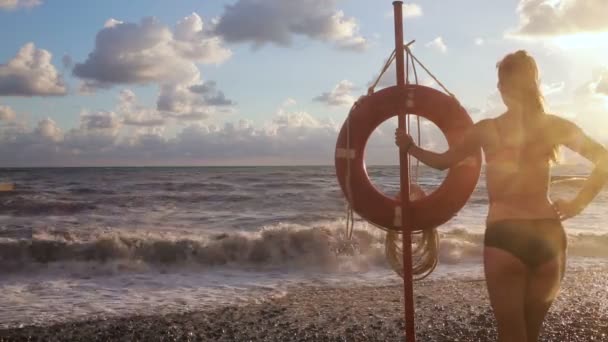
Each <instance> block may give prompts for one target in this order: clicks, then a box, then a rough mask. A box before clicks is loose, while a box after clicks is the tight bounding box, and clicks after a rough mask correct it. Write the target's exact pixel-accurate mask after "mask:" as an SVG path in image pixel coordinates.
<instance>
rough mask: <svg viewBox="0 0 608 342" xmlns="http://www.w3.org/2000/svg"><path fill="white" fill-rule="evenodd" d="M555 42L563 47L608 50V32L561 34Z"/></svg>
mask: <svg viewBox="0 0 608 342" xmlns="http://www.w3.org/2000/svg"><path fill="white" fill-rule="evenodd" d="M553 42H554V43H555V44H556V45H557V46H559V47H561V48H563V49H596V48H599V49H602V50H608V32H602V33H579V34H572V35H567V36H560V37H556V38H554V39H553Z"/></svg>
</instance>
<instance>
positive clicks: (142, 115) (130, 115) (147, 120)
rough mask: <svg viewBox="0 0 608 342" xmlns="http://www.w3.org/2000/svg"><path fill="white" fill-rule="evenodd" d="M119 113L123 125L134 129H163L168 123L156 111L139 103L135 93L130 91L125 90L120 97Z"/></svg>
mask: <svg viewBox="0 0 608 342" xmlns="http://www.w3.org/2000/svg"><path fill="white" fill-rule="evenodd" d="M118 100H119V102H118V108H117V111H118V113H119V114H120V116H121V117H122V124H123V125H125V126H134V127H147V128H153V127H162V126H165V124H166V123H167V120H166V118H164V117H162V116H161V114H160V113H159V112H158V111H157V110H156V109H151V108H148V107H146V106H142V105H139V104H138V103H137V97H136V96H135V93H133V91H131V90H130V89H123V90H122V91H121V92H120V95H119V97H118Z"/></svg>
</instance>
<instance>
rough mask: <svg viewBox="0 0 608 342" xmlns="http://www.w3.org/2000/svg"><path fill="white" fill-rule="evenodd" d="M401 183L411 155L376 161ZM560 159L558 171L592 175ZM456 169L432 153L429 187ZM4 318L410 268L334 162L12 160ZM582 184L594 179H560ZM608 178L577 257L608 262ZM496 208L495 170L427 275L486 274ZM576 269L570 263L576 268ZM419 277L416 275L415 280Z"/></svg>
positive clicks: (244, 299) (27, 319) (0, 261)
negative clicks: (355, 208) (362, 212)
mask: <svg viewBox="0 0 608 342" xmlns="http://www.w3.org/2000/svg"><path fill="white" fill-rule="evenodd" d="M367 170H368V174H369V176H370V179H371V180H372V182H373V183H374V184H375V185H376V186H377V187H378V189H380V190H381V191H383V192H385V193H386V194H387V195H388V196H394V195H395V194H396V193H397V191H398V189H399V168H398V167H396V166H368V167H367ZM589 173H590V169H589V168H588V167H584V166H556V167H554V170H553V174H554V175H555V179H568V178H569V177H581V178H584V177H586V176H588V175H589ZM445 175H446V173H445V172H439V171H435V170H431V169H428V168H425V167H419V168H417V169H416V172H415V174H414V176H413V178H414V181H415V182H416V183H417V184H419V185H420V186H421V187H422V188H423V189H424V190H425V191H426V192H427V193H429V192H431V191H433V190H434V189H436V188H437V187H438V186H439V184H440V183H441V182H442V180H443V179H444V178H445ZM2 182H10V183H13V184H14V185H15V189H14V191H9V192H0V328H7V327H18V326H26V325H49V324H53V323H58V322H66V321H77V320H85V319H96V318H106V317H116V316H125V315H148V314H164V313H174V312H186V311H193V310H206V309H210V308H213V307H216V306H221V305H241V304H247V303H252V302H259V301H263V300H266V299H268V298H272V297H280V296H284V295H285V294H287V293H289V291H290V290H291V289H294V288H297V287H301V286H322V287H323V286H327V287H340V286H359V285H362V286H383V285H390V284H400V283H401V282H402V280H401V278H399V276H397V275H396V273H395V272H394V271H393V270H392V269H391V267H390V266H389V264H388V262H387V260H386V257H385V247H384V244H385V232H383V231H382V230H380V229H377V228H376V227H374V226H372V225H370V224H368V223H367V222H365V221H363V220H361V219H359V218H358V217H357V216H356V215H355V217H356V218H357V219H356V221H355V225H354V234H353V235H352V236H349V235H348V234H347V233H346V217H347V203H346V201H345V197H344V195H343V193H342V191H341V189H340V187H339V185H338V183H337V178H336V174H335V169H334V167H333V166H289V167H279V166H273V167H140V168H31V169H0V183H2ZM559 184H560V185H556V186H554V187H552V190H551V197H552V198H570V197H572V196H574V195H575V194H576V191H577V187H579V186H580V182H578V183H576V182H574V183H568V182H563V183H559ZM607 203H608V191H606V190H604V191H603V192H602V193H600V195H599V196H598V197H597V199H596V200H595V201H594V202H593V203H592V204H591V205H590V206H589V207H588V208H587V209H586V210H585V211H584V212H583V214H581V215H580V216H578V217H575V218H573V219H570V220H568V221H565V222H564V225H565V228H566V231H567V233H568V256H569V258H568V270H569V271H570V272H571V273H569V274H573V275H572V276H575V275H574V274H575V271H576V270H577V269H581V270H584V269H590V268H594V269H597V268H599V269H604V268H606V267H605V265H606V261H607V260H608V224H607V222H608V211H607V207H606V204H607ZM487 209H488V202H487V196H486V192H485V180H484V176H483V173H482V175H481V178H480V180H479V183H478V186H477V188H476V190H475V191H474V193H473V194H472V195H471V197H470V200H469V201H468V203H467V205H466V206H465V207H464V208H463V209H462V210H461V211H460V212H459V213H458V214H457V215H456V216H455V217H454V218H453V219H452V220H450V221H449V222H447V223H446V224H445V225H443V226H441V227H438V232H439V235H440V243H439V251H438V260H439V263H438V266H437V268H436V269H435V271H434V272H433V273H432V274H431V275H430V276H429V277H428V278H427V280H426V281H434V280H436V279H444V278H449V279H459V280H463V281H483V268H482V258H481V255H482V246H483V233H484V227H485V226H484V223H485V216H486V213H487ZM566 276H568V275H566ZM414 286H416V285H414Z"/></svg>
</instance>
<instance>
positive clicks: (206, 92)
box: [189, 81, 236, 107]
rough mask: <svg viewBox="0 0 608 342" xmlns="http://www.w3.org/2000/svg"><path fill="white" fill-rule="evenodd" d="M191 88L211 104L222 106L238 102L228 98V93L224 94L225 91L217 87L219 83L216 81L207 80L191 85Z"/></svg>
mask: <svg viewBox="0 0 608 342" xmlns="http://www.w3.org/2000/svg"><path fill="white" fill-rule="evenodd" d="M189 89H190V91H191V92H193V93H195V94H201V95H203V97H204V99H205V102H206V103H207V104H208V105H209V106H216V107H222V106H233V105H235V104H236V103H235V102H234V101H232V100H229V99H227V98H226V95H224V92H222V91H220V90H218V89H217V84H216V83H215V81H207V82H205V83H201V84H195V85H193V86H190V88H189Z"/></svg>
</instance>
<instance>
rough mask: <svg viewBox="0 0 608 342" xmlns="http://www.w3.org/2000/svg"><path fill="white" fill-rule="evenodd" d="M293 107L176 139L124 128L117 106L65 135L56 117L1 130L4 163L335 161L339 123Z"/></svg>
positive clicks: (86, 117) (188, 129) (192, 129)
mask: <svg viewBox="0 0 608 342" xmlns="http://www.w3.org/2000/svg"><path fill="white" fill-rule="evenodd" d="M121 98H122V99H123V100H125V101H131V102H133V101H134V100H135V99H134V96H133V94H132V92H130V91H123V92H122V94H121ZM290 102H291V101H290ZM294 106H295V104H294V103H293V102H291V103H285V104H284V105H281V106H280V107H279V108H278V109H277V111H276V112H275V114H274V117H273V118H272V119H271V120H269V121H268V122H266V123H262V124H259V125H257V126H255V125H254V124H253V123H252V122H251V121H248V120H244V119H241V120H238V121H236V122H226V123H224V124H222V125H219V126H218V125H215V124H212V123H209V124H203V123H201V122H196V123H189V124H188V125H187V126H185V128H183V129H181V130H180V131H177V132H176V133H174V134H172V135H171V136H165V135H164V133H163V132H161V131H159V130H147V129H145V130H140V129H139V128H138V129H136V130H134V131H133V130H126V129H127V127H126V123H125V122H124V120H121V114H119V111H118V110H117V111H115V112H93V113H87V112H83V113H82V114H81V116H80V123H79V125H78V126H77V127H76V128H73V129H69V130H67V131H65V132H63V131H62V130H61V129H59V127H58V126H57V125H56V124H55V122H54V121H53V120H51V119H45V120H42V121H40V122H39V123H38V124H37V125H35V126H34V127H33V128H31V129H28V128H18V127H7V128H6V129H4V130H0V163H2V164H3V165H17V166H25V165H103V164H106V165H107V164H114V165H142V164H159V165H167V164H176V163H179V164H189V163H204V164H209V163H218V164H223V163H275V164H294V163H315V164H323V163H331V161H332V158H333V153H334V148H335V139H336V137H337V133H338V129H339V126H338V125H336V124H335V123H334V122H333V121H332V120H330V119H319V118H316V117H315V116H313V115H311V114H309V113H307V112H304V111H301V110H298V109H297V108H294ZM117 127H122V129H121V130H117ZM14 151H20V153H14Z"/></svg>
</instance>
